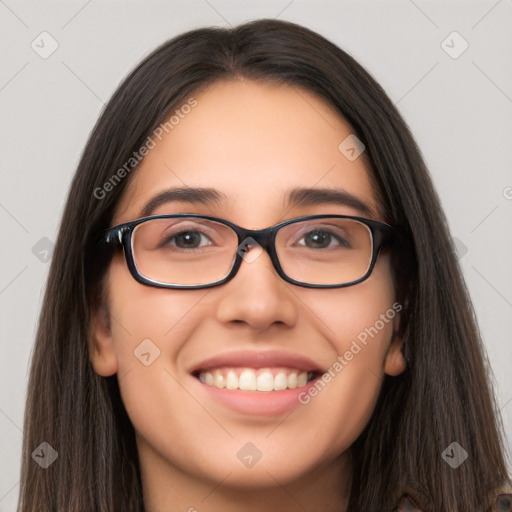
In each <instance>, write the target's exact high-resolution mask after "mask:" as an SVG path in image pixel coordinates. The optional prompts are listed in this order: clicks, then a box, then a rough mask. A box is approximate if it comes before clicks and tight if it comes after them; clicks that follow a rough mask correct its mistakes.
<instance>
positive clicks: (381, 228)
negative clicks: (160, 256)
mask: <svg viewBox="0 0 512 512" xmlns="http://www.w3.org/2000/svg"><path fill="white" fill-rule="evenodd" d="M180 217H192V218H197V219H206V220H211V221H215V222H218V223H220V224H223V225H225V226H228V227H229V228H231V229H232V230H233V231H234V232H235V233H236V235H237V237H238V247H240V246H241V245H242V243H243V242H244V241H245V240H247V238H253V239H254V240H255V241H256V242H257V243H258V244H259V245H260V246H261V247H262V249H264V250H265V251H266V252H267V253H268V255H269V256H270V260H271V261H272V264H273V266H274V268H275V269H276V271H277V273H278V275H279V276H280V277H281V278H282V279H284V280H285V281H286V282H288V283H291V284H295V285H297V286H301V287H304V288H344V287H347V286H353V285H355V284H358V283H361V282H362V281H365V280H366V279H368V277H370V275H371V273H372V271H373V268H374V267H375V263H376V261H377V256H378V254H379V252H380V249H381V247H382V246H383V245H384V244H385V243H387V242H389V241H390V240H391V239H392V238H393V236H394V235H396V234H397V233H398V231H397V228H395V227H393V226H390V225H389V224H386V223H385V222H381V221H378V220H374V219H367V218H365V217H356V216H352V215H328V214H322V215H304V216H301V217H296V218H294V219H288V220H285V221H283V222H280V223H279V224H275V225H274V226H271V227H268V228H265V229H245V228H242V227H241V226H238V225H237V224H234V223H232V222H230V221H228V220H225V219H220V218H218V217H211V216H209V215H199V214H192V213H173V214H166V215H150V216H147V217H141V218H139V219H135V220H132V221H129V222H125V223H123V224H118V225H117V226H113V227H111V228H109V229H107V230H106V231H105V232H104V233H103V235H102V236H101V237H100V241H102V242H104V243H106V244H108V245H110V246H117V247H119V248H120V247H122V248H123V249H124V254H125V259H126V264H127V265H128V269H129V271H130V273H131V275H132V276H133V278H134V279H135V280H136V281H138V282H139V283H141V284H145V285H149V286H156V287H158V288H172V289H180V290H194V289H200V288H211V287H213V286H219V285H221V284H224V283H226V282H227V281H230V280H231V279H233V277H235V275H236V274H237V272H238V270H239V268H240V265H241V264H242V260H243V256H242V254H241V253H240V251H239V250H237V251H236V257H235V261H234V263H233V266H232V267H231V271H230V272H229V274H228V275H227V276H225V277H224V278H222V279H220V280H219V281H214V282H213V283H206V284H193V285H181V284H169V283H162V282H160V281H155V280H153V279H149V278H148V277H145V276H143V275H142V274H140V272H139V271H138V269H137V266H136V264H135V258H134V254H133V247H132V234H133V230H134V228H135V227H137V226H138V225H139V224H142V223H144V222H147V221H149V220H153V219H169V218H180ZM323 218H339V219H352V220H356V221H358V222H361V223H362V224H365V225H366V226H368V228H369V230H370V233H371V237H372V259H371V262H370V266H369V267H368V270H367V272H366V274H365V275H364V276H362V277H360V278H359V279H356V280H354V281H350V282H348V283H341V284H340V283H336V284H315V283H305V282H303V281H298V280H296V279H293V278H291V277H289V276H288V275H286V274H285V272H284V271H283V268H282V267H281V264H280V262H279V257H278V256H277V251H276V246H275V240H276V236H277V232H278V231H279V230H280V229H281V228H282V227H284V226H288V225H289V224H294V223H297V222H304V221H307V220H315V219H323ZM247 245H249V244H246V247H247Z"/></svg>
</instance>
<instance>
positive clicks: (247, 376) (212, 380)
mask: <svg viewBox="0 0 512 512" xmlns="http://www.w3.org/2000/svg"><path fill="white" fill-rule="evenodd" d="M316 376H317V374H316V373H314V372H308V371H303V370H299V369H295V368H259V369H255V368H241V367H223V368H216V369H214V370H209V371H199V372H197V378H198V379H199V380H200V381H201V382H202V383H203V384H206V385H207V386H212V387H215V388H217V389H229V390H237V389H238V390H240V391H263V392H270V391H283V390H285V389H296V388H301V387H303V386H305V385H306V384H307V383H308V382H309V381H311V380H312V379H314V378H315V377H316Z"/></svg>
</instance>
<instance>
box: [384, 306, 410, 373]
mask: <svg viewBox="0 0 512 512" xmlns="http://www.w3.org/2000/svg"><path fill="white" fill-rule="evenodd" d="M399 325H400V315H396V317H395V318H394V322H393V336H392V338H391V342H390V344H389V347H388V351H387V353H386V358H385V360H384V372H385V373H386V374H388V375H391V376H392V377H396V376H397V375H400V374H401V373H402V372H404V371H405V369H406V368H407V361H406V360H405V356H404V352H403V348H404V338H403V336H401V335H398V334H397V329H398V326H399Z"/></svg>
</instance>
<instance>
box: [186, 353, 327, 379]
mask: <svg viewBox="0 0 512 512" xmlns="http://www.w3.org/2000/svg"><path fill="white" fill-rule="evenodd" d="M222 366H231V367H243V368H254V369H259V368H277V367H279V368H295V369H297V370H301V371H306V372H311V373H324V372H325V371H326V370H325V369H323V368H322V367H321V366H320V365H319V364H318V363H316V362H315V361H313V359H310V358H308V357H306V356H303V355H300V354H294V353H290V352H283V351H279V350H265V351H247V350H244V351H234V352H227V353H225V354H218V355H216V356H212V357H209V358H208V359H205V360H203V361H201V362H200V363H198V364H196V365H194V366H192V367H191V368H190V369H189V370H188V371H189V373H191V374H195V373H197V372H199V371H206V370H213V369H215V368H219V367H222Z"/></svg>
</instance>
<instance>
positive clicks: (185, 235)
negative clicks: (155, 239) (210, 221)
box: [161, 230, 210, 249]
mask: <svg viewBox="0 0 512 512" xmlns="http://www.w3.org/2000/svg"><path fill="white" fill-rule="evenodd" d="M201 241H206V242H207V243H205V244H204V245H201ZM208 241H210V238H209V237H208V236H207V235H206V233H203V232H202V231H197V230H187V231H180V232H179V233H176V234H173V235H171V236H167V237H166V238H165V239H164V240H163V242H162V244H161V247H163V246H167V245H174V246H176V247H178V248H179V249H197V248H199V247H205V246H206V245H209V244H208Z"/></svg>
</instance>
